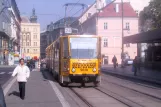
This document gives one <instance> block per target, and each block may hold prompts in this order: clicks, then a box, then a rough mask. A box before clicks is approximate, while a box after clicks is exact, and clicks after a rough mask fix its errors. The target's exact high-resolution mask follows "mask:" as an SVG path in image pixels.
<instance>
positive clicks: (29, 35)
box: [21, 9, 40, 60]
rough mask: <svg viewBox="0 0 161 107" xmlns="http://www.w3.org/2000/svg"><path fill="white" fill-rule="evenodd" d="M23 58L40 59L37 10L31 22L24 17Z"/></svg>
mask: <svg viewBox="0 0 161 107" xmlns="http://www.w3.org/2000/svg"><path fill="white" fill-rule="evenodd" d="M21 57H23V58H24V59H25V60H28V59H39V58H40V24H39V23H37V17H36V15H35V9H33V14H32V16H31V18H30V20H29V19H28V18H27V17H22V23H21Z"/></svg>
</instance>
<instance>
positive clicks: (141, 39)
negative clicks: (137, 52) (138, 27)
mask: <svg viewBox="0 0 161 107" xmlns="http://www.w3.org/2000/svg"><path fill="white" fill-rule="evenodd" d="M123 43H124V44H127V43H161V29H156V30H152V31H148V32H143V33H139V34H136V35H132V36H127V37H124V38H123Z"/></svg>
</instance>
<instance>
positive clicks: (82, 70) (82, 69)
mask: <svg viewBox="0 0 161 107" xmlns="http://www.w3.org/2000/svg"><path fill="white" fill-rule="evenodd" d="M80 70H81V71H88V69H80Z"/></svg>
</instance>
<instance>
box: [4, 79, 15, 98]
mask: <svg viewBox="0 0 161 107" xmlns="http://www.w3.org/2000/svg"><path fill="white" fill-rule="evenodd" d="M15 81H16V77H14V78H13V80H12V81H11V82H10V83H9V84H8V85H7V86H6V88H5V89H4V96H6V95H7V93H8V91H9V90H10V88H11V87H12V85H13V84H14V83H15Z"/></svg>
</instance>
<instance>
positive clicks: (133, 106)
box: [95, 87, 144, 107]
mask: <svg viewBox="0 0 161 107" xmlns="http://www.w3.org/2000/svg"><path fill="white" fill-rule="evenodd" d="M101 88H102V87H101ZM95 89H96V90H98V91H100V92H102V93H104V94H106V95H108V96H110V97H112V98H114V99H115V100H117V101H119V102H121V103H123V104H124V105H126V106H128V107H144V106H143V105H140V104H138V103H136V102H134V101H132V100H129V99H127V98H125V97H123V96H120V95H118V94H116V93H114V92H112V91H110V90H107V89H104V90H103V88H102V89H100V88H95Z"/></svg>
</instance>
